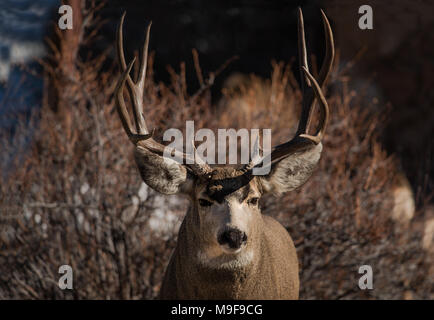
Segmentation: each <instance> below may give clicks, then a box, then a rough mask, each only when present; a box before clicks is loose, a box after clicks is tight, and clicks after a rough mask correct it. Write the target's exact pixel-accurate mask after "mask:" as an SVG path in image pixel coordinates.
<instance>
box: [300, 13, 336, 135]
mask: <svg viewBox="0 0 434 320" xmlns="http://www.w3.org/2000/svg"><path fill="white" fill-rule="evenodd" d="M321 17H322V20H323V25H324V34H325V40H326V53H325V57H324V61H323V64H322V66H321V70H320V74H319V77H318V84H319V87H320V88H322V86H323V85H324V84H325V82H326V81H327V78H328V76H329V74H330V71H331V69H332V66H333V59H334V53H335V51H334V45H333V32H332V30H331V27H330V23H329V21H328V19H327V17H326V15H325V13H324V11H323V10H321ZM298 38H299V40H298V41H299V59H300V72H301V77H300V78H301V87H302V92H303V106H302V112H301V117H300V122H299V125H298V129H297V135H301V134H303V135H304V136H305V137H314V136H309V135H307V128H308V126H309V122H310V118H311V117H310V116H311V112H312V109H313V107H314V105H315V100H316V98H317V97H316V96H317V94H316V92H315V90H314V89H313V88H312V86H311V83H310V80H309V77H308V76H307V75H306V73H305V71H304V70H303V68H306V70H307V72H308V73H309V66H308V64H307V53H306V40H305V33H304V22H303V12H302V10H301V8H298ZM306 85H307V87H308V88H307V87H306ZM320 112H321V114H325V111H324V110H321V111H320ZM321 119H322V120H327V119H328V118H327V117H323V116H321ZM325 125H326V123H325V122H323V121H320V123H319V127H318V129H317V133H316V134H315V136H317V135H318V133H319V132H321V131H324V129H325V128H324V127H325ZM313 140H314V141H317V140H318V139H313Z"/></svg>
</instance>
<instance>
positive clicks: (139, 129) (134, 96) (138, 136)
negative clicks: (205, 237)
mask: <svg viewBox="0 0 434 320" xmlns="http://www.w3.org/2000/svg"><path fill="white" fill-rule="evenodd" d="M124 18H125V13H124V14H123V15H122V18H121V21H120V23H119V27H118V31H117V41H116V43H117V52H118V60H119V65H120V67H121V70H122V75H121V77H120V79H119V82H118V85H117V87H116V90H115V95H116V101H117V104H116V109H117V111H118V114H119V117H120V119H121V122H122V126H123V127H124V129H125V132H126V133H127V135H128V138H129V139H130V141H131V142H132V143H133V144H134V145H135V146H140V147H143V148H145V149H147V150H149V151H151V152H153V153H155V154H157V155H159V156H161V157H163V155H164V152H165V150H166V152H170V155H171V156H172V157H174V158H175V159H176V160H177V161H179V162H180V163H181V164H183V165H185V166H186V167H187V168H188V169H190V171H191V172H192V173H194V174H195V175H203V174H207V173H209V172H211V171H212V170H211V168H210V167H209V166H208V165H207V164H206V163H204V162H203V161H201V163H200V164H198V163H196V162H195V160H194V156H192V155H188V154H185V153H183V152H180V151H178V150H176V149H174V148H168V147H166V146H164V145H162V144H160V143H158V142H156V141H155V140H154V139H153V134H154V131H152V132H151V133H150V132H149V130H148V127H147V126H146V122H145V118H144V109H143V94H144V88H145V79H146V68H147V60H148V47H149V34H150V30H151V24H152V22H151V23H149V25H148V27H147V29H146V40H145V43H144V46H143V51H142V59H141V61H140V66H139V74H138V76H137V80H136V82H134V81H133V79H132V78H131V76H130V71H131V69H132V67H133V65H134V63H135V61H136V59H135V58H134V59H133V60H132V61H131V62H130V63H129V64H128V66H127V64H126V62H125V56H124V46H123V34H122V27H123V23H124ZM125 83H127V88H128V93H129V95H130V98H131V101H132V104H133V118H134V124H135V128H136V129H135V130H134V129H133V125H132V123H131V120H130V116H129V114H128V110H127V107H126V105H125V100H124V94H123V92H124V87H125ZM166 148H168V149H166ZM166 154H167V153H166Z"/></svg>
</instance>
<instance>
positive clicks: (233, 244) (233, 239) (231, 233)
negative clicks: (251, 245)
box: [217, 228, 247, 249]
mask: <svg viewBox="0 0 434 320" xmlns="http://www.w3.org/2000/svg"><path fill="white" fill-rule="evenodd" d="M217 240H218V243H219V244H220V245H224V244H227V245H228V246H229V247H230V248H231V249H239V248H240V247H241V245H242V244H244V243H246V242H247V234H246V233H245V232H243V231H241V230H238V229H236V228H227V229H225V230H224V231H223V232H222V233H220V235H219V236H218V239H217Z"/></svg>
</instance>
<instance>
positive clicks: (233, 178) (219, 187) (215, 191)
mask: <svg viewBox="0 0 434 320" xmlns="http://www.w3.org/2000/svg"><path fill="white" fill-rule="evenodd" d="M240 175H241V174H240V173H239V171H237V170H235V169H232V168H219V170H218V171H217V170H216V171H213V173H212V174H211V175H210V176H209V177H208V179H205V180H202V181H200V182H198V185H197V188H196V194H197V196H198V197H200V196H204V197H207V198H210V199H212V200H214V201H216V202H218V203H223V202H224V201H225V200H226V201H230V202H232V201H236V202H238V203H241V202H243V201H244V200H246V199H247V198H248V197H249V196H260V192H259V188H258V186H257V183H256V179H254V177H250V178H246V179H239V176H240Z"/></svg>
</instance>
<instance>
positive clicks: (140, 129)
mask: <svg viewBox="0 0 434 320" xmlns="http://www.w3.org/2000/svg"><path fill="white" fill-rule="evenodd" d="M124 19H125V12H124V13H123V14H122V17H121V21H120V23H119V26H118V32H117V39H116V40H117V41H116V42H117V51H118V60H119V65H120V66H121V69H122V71H125V69H126V62H125V54H124V44H123V31H122V29H123V24H124ZM148 29H149V27H148ZM148 42H149V30H148V33H147V37H146V43H148ZM146 49H147V47H146ZM143 55H144V56H146V57H147V52H146V54H145V53H144V54H143ZM140 71H141V72H140V73H143V71H145V72H146V63H145V62H143V61H141V62H140ZM140 78H141V79H140V81H138V82H137V83H134V81H133V80H132V79H131V76H130V75H129V74H128V75H127V78H126V82H127V84H128V85H127V88H128V92H129V94H130V98H131V100H132V103H133V117H134V123H135V125H136V130H137V134H138V135H146V134H149V131H148V128H147V126H146V123H145V119H144V118H143V88H144V80H145V79H144V77H143V76H141V77H140Z"/></svg>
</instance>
